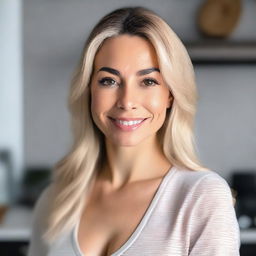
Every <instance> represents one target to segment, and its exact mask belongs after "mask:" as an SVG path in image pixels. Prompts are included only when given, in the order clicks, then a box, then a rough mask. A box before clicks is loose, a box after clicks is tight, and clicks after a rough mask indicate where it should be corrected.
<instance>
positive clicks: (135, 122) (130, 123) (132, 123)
mask: <svg viewBox="0 0 256 256" xmlns="http://www.w3.org/2000/svg"><path fill="white" fill-rule="evenodd" d="M116 121H117V122H118V123H119V124H122V125H127V126H128V125H135V124H139V123H141V122H142V121H143V120H140V121H121V120H118V119H117V120H116Z"/></svg>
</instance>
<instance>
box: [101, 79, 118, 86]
mask: <svg viewBox="0 0 256 256" xmlns="http://www.w3.org/2000/svg"><path fill="white" fill-rule="evenodd" d="M99 83H100V84H101V85H103V86H112V85H115V83H117V82H116V81H115V80H114V79H112V78H110V77H104V78H102V79H100V80H99Z"/></svg>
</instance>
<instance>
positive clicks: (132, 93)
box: [90, 35, 172, 146]
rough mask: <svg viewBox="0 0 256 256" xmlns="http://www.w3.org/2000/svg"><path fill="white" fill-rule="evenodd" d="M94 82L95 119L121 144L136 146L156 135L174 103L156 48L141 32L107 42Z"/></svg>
mask: <svg viewBox="0 0 256 256" xmlns="http://www.w3.org/2000/svg"><path fill="white" fill-rule="evenodd" d="M90 86H91V112H92V117H93V120H94V122H95V124H96V125H97V127H98V128H99V129H100V130H101V131H102V132H103V134H104V135H105V137H106V139H107V140H109V141H110V142H111V143H114V144H115V145H117V146H135V145H137V144H139V143H140V142H142V141H144V140H146V139H149V138H152V136H156V133H157V131H158V130H159V129H160V128H161V126H162V125H163V123H164V121H165V117H166V109H167V108H168V107H170V105H171V99H172V96H171V94H170V92H169V89H168V88H167V86H166V85H165V83H164V81H163V78H162V76H161V74H160V72H159V66H158V61H157V56H156V52H155V50H154V48H153V46H152V45H151V43H149V42H148V41H146V40H145V39H143V38H141V37H138V36H130V35H120V36H117V37H113V38H109V39H107V40H106V41H105V42H104V43H103V45H102V47H101V48H100V50H99V51H98V53H97V55H96V56H95V60H94V72H93V75H92V79H91V84H90Z"/></svg>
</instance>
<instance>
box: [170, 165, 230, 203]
mask: <svg viewBox="0 0 256 256" xmlns="http://www.w3.org/2000/svg"><path fill="white" fill-rule="evenodd" d="M174 179H175V180H174V183H173V185H174V186H176V189H177V190H179V192H180V193H181V195H182V196H183V198H184V197H188V199H190V200H192V201H195V200H199V199H201V200H203V198H205V199H207V200H208V199H210V198H212V199H214V200H215V202H216V200H218V201H223V202H227V201H230V202H232V193H231V189H230V186H229V184H228V183H227V181H226V180H225V179H224V178H223V177H221V176H220V175H219V174H218V173H217V172H215V171H212V170H208V171H191V170H188V169H184V168H177V169H176V173H175V175H174Z"/></svg>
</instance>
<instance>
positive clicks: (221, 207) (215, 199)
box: [189, 174, 240, 256]
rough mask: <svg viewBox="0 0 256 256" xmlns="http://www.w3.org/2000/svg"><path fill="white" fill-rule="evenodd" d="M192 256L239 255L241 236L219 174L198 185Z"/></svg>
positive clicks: (205, 178) (229, 198)
mask: <svg viewBox="0 0 256 256" xmlns="http://www.w3.org/2000/svg"><path fill="white" fill-rule="evenodd" d="M193 197H194V199H195V202H194V207H193V210H192V211H191V227H190V231H191V233H190V234H191V236H190V237H191V240H190V250H189V251H190V252H189V256H198V255H200V256H223V255H225V256H238V255H240V254H239V248H240V233H239V226H238V223H237V219H236V214H235V210H234V206H233V201H232V194H231V190H230V188H229V186H228V184H227V182H226V181H225V180H224V179H223V178H221V177H220V176H219V175H217V174H212V175H208V176H205V177H204V178H203V179H202V180H201V181H200V182H199V183H198V184H197V186H196V188H195V191H194V195H193Z"/></svg>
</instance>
